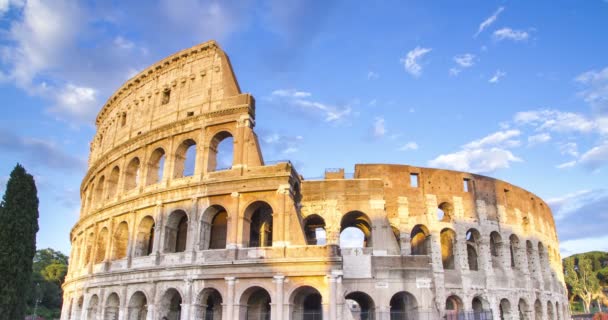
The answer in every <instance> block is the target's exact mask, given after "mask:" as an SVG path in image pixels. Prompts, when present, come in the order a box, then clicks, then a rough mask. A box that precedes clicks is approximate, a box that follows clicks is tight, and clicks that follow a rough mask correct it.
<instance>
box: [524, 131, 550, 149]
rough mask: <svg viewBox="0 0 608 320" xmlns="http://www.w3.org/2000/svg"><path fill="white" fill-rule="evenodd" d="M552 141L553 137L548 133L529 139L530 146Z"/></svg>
mask: <svg viewBox="0 0 608 320" xmlns="http://www.w3.org/2000/svg"><path fill="white" fill-rule="evenodd" d="M549 140H551V135H550V134H548V133H539V134H535V135H533V136H529V137H528V146H533V145H537V144H540V143H545V142H547V141H549Z"/></svg>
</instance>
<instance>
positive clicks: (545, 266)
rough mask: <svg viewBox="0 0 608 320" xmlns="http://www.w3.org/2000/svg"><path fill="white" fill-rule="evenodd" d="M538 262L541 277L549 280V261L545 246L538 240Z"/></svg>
mask: <svg viewBox="0 0 608 320" xmlns="http://www.w3.org/2000/svg"><path fill="white" fill-rule="evenodd" d="M537 246H538V264H539V266H540V272H541V275H542V277H543V279H545V280H546V281H548V280H549V276H550V273H549V261H548V258H547V252H546V250H545V246H544V245H543V243H542V242H540V241H539V242H538V245H537Z"/></svg>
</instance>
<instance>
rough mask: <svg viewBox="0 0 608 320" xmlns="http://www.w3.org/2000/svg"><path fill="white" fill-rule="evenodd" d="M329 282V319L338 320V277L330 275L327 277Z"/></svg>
mask: <svg viewBox="0 0 608 320" xmlns="http://www.w3.org/2000/svg"><path fill="white" fill-rule="evenodd" d="M326 279H327V281H328V282H329V319H338V310H337V285H336V284H337V283H336V282H337V277H336V275H333V274H330V275H328V276H327V277H326Z"/></svg>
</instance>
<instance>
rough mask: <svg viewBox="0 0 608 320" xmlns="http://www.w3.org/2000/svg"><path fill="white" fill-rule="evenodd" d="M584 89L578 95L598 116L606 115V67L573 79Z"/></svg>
mask: <svg viewBox="0 0 608 320" xmlns="http://www.w3.org/2000/svg"><path fill="white" fill-rule="evenodd" d="M575 80H576V81H577V82H578V83H581V84H583V85H584V86H586V88H585V89H584V90H583V91H581V92H580V93H579V94H580V95H581V96H582V97H583V99H584V100H585V101H586V102H587V103H589V104H590V105H591V107H592V108H593V110H594V111H595V112H597V113H599V114H602V115H606V114H608V67H606V68H604V69H602V70H599V71H596V70H591V71H587V72H585V73H582V74H580V75H579V76H578V77H576V79H575Z"/></svg>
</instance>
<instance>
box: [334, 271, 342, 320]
mask: <svg viewBox="0 0 608 320" xmlns="http://www.w3.org/2000/svg"><path fill="white" fill-rule="evenodd" d="M336 291H337V292H336V313H337V314H338V317H337V319H342V310H344V297H343V296H342V294H343V293H344V290H343V288H342V271H340V272H339V273H336Z"/></svg>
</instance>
